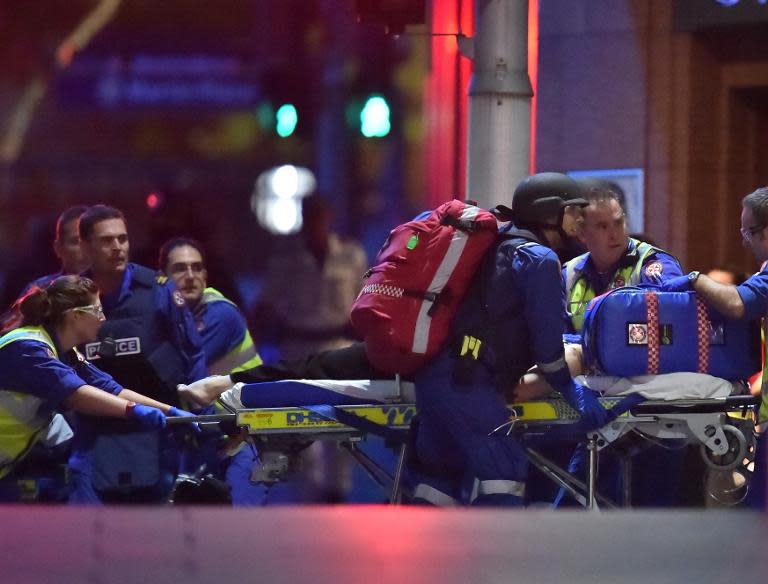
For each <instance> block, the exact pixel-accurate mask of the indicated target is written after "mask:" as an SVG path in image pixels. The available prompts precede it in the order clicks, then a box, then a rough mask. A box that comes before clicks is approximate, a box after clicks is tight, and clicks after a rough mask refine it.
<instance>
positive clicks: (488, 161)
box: [459, 0, 533, 208]
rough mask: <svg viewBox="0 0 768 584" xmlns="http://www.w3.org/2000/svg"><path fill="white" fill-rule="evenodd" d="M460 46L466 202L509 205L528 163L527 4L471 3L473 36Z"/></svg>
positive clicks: (520, 0) (504, 0)
mask: <svg viewBox="0 0 768 584" xmlns="http://www.w3.org/2000/svg"><path fill="white" fill-rule="evenodd" d="M459 45H460V49H461V52H462V54H463V55H464V56H466V57H469V58H471V59H472V60H473V72H472V78H471V80H470V85H469V141H468V152H467V199H472V200H475V201H477V202H478V203H479V204H480V206H481V207H485V208H490V207H493V206H494V205H497V204H500V203H502V204H506V205H509V204H510V202H511V199H512V191H513V189H514V187H515V185H517V183H518V182H519V181H521V180H522V179H523V178H525V177H526V176H527V175H528V168H529V161H530V135H531V97H532V95H533V91H532V89H531V83H530V81H529V78H528V62H527V60H528V0H475V36H474V38H472V39H471V41H470V40H469V39H466V38H464V39H461V38H460V39H459Z"/></svg>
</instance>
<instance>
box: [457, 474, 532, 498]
mask: <svg viewBox="0 0 768 584" xmlns="http://www.w3.org/2000/svg"><path fill="white" fill-rule="evenodd" d="M487 495H513V496H515V497H520V498H521V499H522V498H523V497H524V496H525V483H521V482H520V481H512V480H506V479H492V480H485V481H481V480H480V479H475V482H474V484H473V485H472V495H471V496H470V498H469V502H470V503H474V502H475V500H476V499H478V498H479V497H483V496H487Z"/></svg>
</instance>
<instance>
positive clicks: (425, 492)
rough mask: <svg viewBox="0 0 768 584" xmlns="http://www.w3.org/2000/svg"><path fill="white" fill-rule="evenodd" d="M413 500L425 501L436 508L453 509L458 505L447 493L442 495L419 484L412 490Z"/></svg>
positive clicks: (439, 491)
mask: <svg viewBox="0 0 768 584" xmlns="http://www.w3.org/2000/svg"><path fill="white" fill-rule="evenodd" d="M413 499H419V500H421V501H426V502H427V503H431V504H432V505H435V506H437V507H454V506H456V505H458V501H456V499H454V498H453V497H451V496H450V495H449V494H448V493H444V492H443V491H441V490H439V489H436V488H435V487H433V486H432V485H428V484H426V483H419V484H418V485H416V488H415V489H414V490H413Z"/></svg>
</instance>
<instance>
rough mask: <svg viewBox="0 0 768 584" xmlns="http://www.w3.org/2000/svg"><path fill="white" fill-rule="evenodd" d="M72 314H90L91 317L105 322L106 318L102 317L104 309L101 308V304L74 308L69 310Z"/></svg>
mask: <svg viewBox="0 0 768 584" xmlns="http://www.w3.org/2000/svg"><path fill="white" fill-rule="evenodd" d="M70 310H72V311H73V312H85V313H86V314H90V315H91V316H95V317H96V318H98V319H99V320H106V319H107V317H106V316H105V315H104V308H103V307H102V306H101V304H88V305H87V306H76V307H75V308H70Z"/></svg>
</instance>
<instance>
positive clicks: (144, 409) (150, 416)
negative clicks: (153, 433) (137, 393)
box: [126, 404, 165, 430]
mask: <svg viewBox="0 0 768 584" xmlns="http://www.w3.org/2000/svg"><path fill="white" fill-rule="evenodd" d="M126 411H127V413H128V419H129V420H136V421H137V422H138V423H139V425H140V426H141V427H142V428H145V429H147V430H161V429H162V428H165V414H164V413H163V412H161V411H160V410H158V409H157V408H153V407H152V406H145V405H144V404H134V405H132V406H130V407H129V408H128V409H127V410H126Z"/></svg>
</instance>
